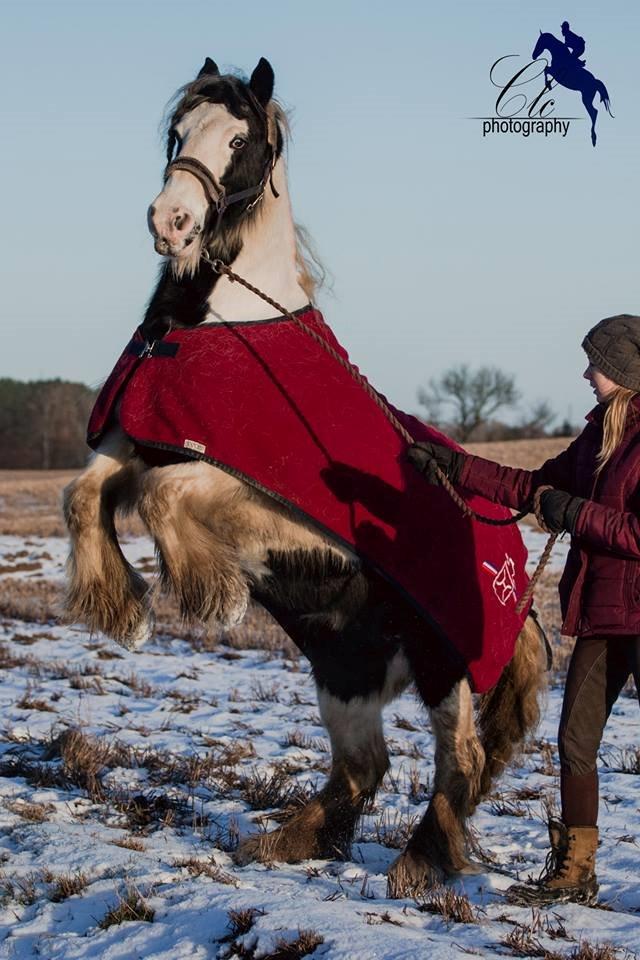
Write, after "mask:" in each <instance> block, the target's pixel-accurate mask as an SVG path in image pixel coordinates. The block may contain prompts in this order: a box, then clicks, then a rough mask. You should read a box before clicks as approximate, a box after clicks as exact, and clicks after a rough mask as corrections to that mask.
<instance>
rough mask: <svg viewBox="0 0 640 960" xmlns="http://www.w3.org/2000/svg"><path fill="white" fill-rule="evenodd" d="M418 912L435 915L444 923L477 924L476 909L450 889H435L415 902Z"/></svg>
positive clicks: (462, 895)
mask: <svg viewBox="0 0 640 960" xmlns="http://www.w3.org/2000/svg"><path fill="white" fill-rule="evenodd" d="M417 906H418V910H420V911H423V912H425V913H436V914H438V915H439V916H441V917H442V919H443V920H444V922H445V923H478V922H479V919H480V918H479V914H478V909H477V908H476V907H474V906H473V904H472V903H471V901H470V900H469V898H468V897H467V896H466V895H465V894H464V893H457V892H456V891H455V890H454V889H453V888H452V887H436V888H435V889H434V890H432V891H431V892H430V893H429V894H428V895H427V896H426V897H425V898H424V899H422V898H421V899H420V900H418V901H417Z"/></svg>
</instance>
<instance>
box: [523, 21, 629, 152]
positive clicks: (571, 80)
mask: <svg viewBox="0 0 640 960" xmlns="http://www.w3.org/2000/svg"><path fill="white" fill-rule="evenodd" d="M561 29H562V35H563V37H564V42H562V41H561V40H558V38H557V37H554V35H553V34H552V33H543V32H542V30H541V31H540V36H539V37H538V42H537V43H536V45H535V47H534V48H533V54H532V57H533V59H534V60H537V59H538V58H539V57H540V54H541V53H542V52H543V51H546V52H547V53H549V54H550V55H551V63H547V65H546V66H545V68H544V79H545V87H546V89H547V90H550V89H551V80H552V79H553V80H555V81H556V83H559V84H560V86H562V87H566V88H567V89H568V90H579V91H580V93H581V94H582V102H583V103H584V106H585V109H586V111H587V113H588V114H589V116H590V117H591V143H592V144H593V145H594V147H595V145H596V119H597V116H598V111H597V110H596V108H595V106H594V105H593V98H594V97H595V95H596V93H599V94H600V100H601V102H602V103H604V106H605V109H606V111H607V113H608V114H609V116H611V117H612V116H613V114H612V113H611V105H610V103H609V94H608V93H607V88H606V87H605V85H604V83H603V82H602V80H598V78H597V77H594V75H593V74H592V73H590V72H589V71H588V70H586V69H585V63H586V61H585V60H581V59H580V57H581V56H582V54H583V53H584V48H585V42H584V40H583V38H582V37H579V36H578V35H577V34H575V33H573V32H572V31H571V29H570V26H569V24H568V23H567V21H566V20H565V22H564V23H563V24H562V28H561ZM543 59H546V58H543Z"/></svg>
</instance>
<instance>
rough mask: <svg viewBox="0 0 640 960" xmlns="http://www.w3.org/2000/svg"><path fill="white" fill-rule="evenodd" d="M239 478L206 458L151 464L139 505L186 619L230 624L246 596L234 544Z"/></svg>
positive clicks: (237, 618) (243, 609)
mask: <svg viewBox="0 0 640 960" xmlns="http://www.w3.org/2000/svg"><path fill="white" fill-rule="evenodd" d="M242 498H243V492H242V486H241V484H240V483H239V482H238V481H236V480H234V478H233V477H230V476H228V475H227V474H225V473H222V471H220V470H217V469H216V468H215V467H211V466H209V465H208V464H206V463H200V462H196V461H191V462H189V463H180V464H175V465H172V466H165V467H155V468H154V469H152V470H150V471H149V472H148V473H147V474H146V475H145V478H144V484H143V490H142V495H141V497H140V501H139V503H138V510H139V511H140V516H141V517H142V519H143V521H144V523H145V524H146V526H147V527H148V529H149V532H150V533H151V534H152V536H153V538H154V539H155V541H156V546H157V548H158V552H159V555H160V567H161V573H162V577H163V580H164V581H165V583H166V584H167V585H168V586H169V587H170V588H171V589H172V590H173V591H174V592H175V595H176V597H177V599H178V602H179V604H180V611H181V613H182V615H183V617H185V619H189V620H190V619H193V618H196V619H198V620H202V621H203V622H205V623H208V622H216V623H219V624H221V625H222V626H232V625H233V624H235V623H239V622H240V620H242V618H243V616H244V614H245V612H246V609H247V604H248V602H249V588H248V585H247V577H246V575H245V574H244V573H243V571H242V570H241V569H240V566H239V564H238V560H237V550H236V548H235V544H234V537H235V526H237V523H236V522H235V521H234V513H235V511H237V509H238V505H239V503H240V502H241V501H242Z"/></svg>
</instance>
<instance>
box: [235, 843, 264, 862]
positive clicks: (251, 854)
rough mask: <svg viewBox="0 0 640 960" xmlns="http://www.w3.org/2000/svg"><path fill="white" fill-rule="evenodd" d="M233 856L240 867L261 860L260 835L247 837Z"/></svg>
mask: <svg viewBox="0 0 640 960" xmlns="http://www.w3.org/2000/svg"><path fill="white" fill-rule="evenodd" d="M231 856H232V859H233V862H234V863H236V864H237V865H238V866H239V867H246V866H247V864H248V863H254V862H255V861H256V860H260V837H247V839H246V840H242V841H241V842H240V843H239V845H238V848H237V850H234V852H233V853H232V855H231Z"/></svg>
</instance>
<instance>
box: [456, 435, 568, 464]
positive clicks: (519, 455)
mask: <svg viewBox="0 0 640 960" xmlns="http://www.w3.org/2000/svg"><path fill="white" fill-rule="evenodd" d="M572 440H573V437H543V438H542V439H541V440H504V441H498V442H492V443H468V444H467V446H466V448H465V449H466V450H468V451H469V453H473V454H474V455H475V456H476V457H484V458H485V459H486V460H496V461H497V462H498V463H503V464H504V465H505V466H507V467H520V468H522V469H524V470H535V469H536V467H540V466H542V464H543V463H544V462H545V460H548V459H549V458H550V457H557V456H558V454H559V453H562V451H563V450H566V449H567V447H568V446H569V444H570V443H571V441H572Z"/></svg>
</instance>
